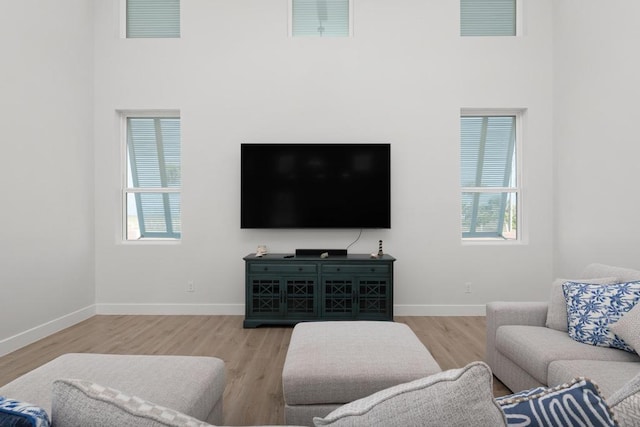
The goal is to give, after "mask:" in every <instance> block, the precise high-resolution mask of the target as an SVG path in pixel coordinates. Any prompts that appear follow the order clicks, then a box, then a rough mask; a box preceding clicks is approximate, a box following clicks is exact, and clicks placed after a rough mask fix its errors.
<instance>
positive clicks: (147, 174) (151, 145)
mask: <svg viewBox="0 0 640 427" xmlns="http://www.w3.org/2000/svg"><path fill="white" fill-rule="evenodd" d="M126 123H127V188H125V191H124V195H125V206H126V217H127V229H126V239H127V240H136V239H144V238H173V239H178V238H180V235H181V203H180V191H181V184H182V179H181V148H180V118H177V117H127V120H126Z"/></svg>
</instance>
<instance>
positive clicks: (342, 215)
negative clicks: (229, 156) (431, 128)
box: [240, 143, 391, 228]
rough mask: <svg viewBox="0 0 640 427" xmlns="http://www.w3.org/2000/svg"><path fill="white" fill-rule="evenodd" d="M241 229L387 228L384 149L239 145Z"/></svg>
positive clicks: (386, 155) (387, 147) (380, 146)
mask: <svg viewBox="0 0 640 427" xmlns="http://www.w3.org/2000/svg"><path fill="white" fill-rule="evenodd" d="M240 157H241V207H240V211H241V216H240V227H241V228H391V146H390V144H377V143H376V144H368V143H367V144H316V143H305V144H273V143H264V144H262V143H251V144H241V156H240Z"/></svg>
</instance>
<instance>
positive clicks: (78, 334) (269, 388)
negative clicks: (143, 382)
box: [0, 316, 509, 426]
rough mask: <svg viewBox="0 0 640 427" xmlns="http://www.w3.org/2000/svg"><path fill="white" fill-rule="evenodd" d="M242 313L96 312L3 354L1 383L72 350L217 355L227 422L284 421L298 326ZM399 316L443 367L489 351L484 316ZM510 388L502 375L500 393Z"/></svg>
mask: <svg viewBox="0 0 640 427" xmlns="http://www.w3.org/2000/svg"><path fill="white" fill-rule="evenodd" d="M242 320H243V317H242V316H94V317H92V318H90V319H88V320H86V321H84V322H81V323H78V324H77V325H74V326H72V327H70V328H67V329H65V330H63V331H60V332H58V333H56V334H53V335H51V336H49V337H46V338H44V339H42V340H40V341H38V342H36V343H33V344H31V345H29V346H26V347H24V348H22V349H20V350H18V351H15V352H13V353H11V354H8V355H6V356H4V357H0V385H4V384H6V383H8V382H10V381H12V380H13V379H15V378H17V377H19V376H20V375H22V374H24V373H26V372H29V371H30V370H32V369H34V368H36V367H38V366H40V365H42V364H44V363H46V362H48V361H50V360H53V359H54V358H56V357H58V356H60V355H62V354H65V353H110V354H168V355H186V356H215V357H218V358H220V359H222V360H224V362H225V365H226V375H227V384H226V388H225V394H224V414H225V424H227V425H230V426H240V425H260V424H273V425H277V424H283V423H284V414H283V408H284V400H283V397H282V368H283V366H284V360H285V356H286V353H287V348H288V346H289V341H290V339H291V331H292V328H291V327H265V328H257V329H243V327H242ZM395 320H396V321H397V322H402V323H406V324H407V325H408V326H409V327H410V328H411V329H412V330H413V331H414V332H415V334H416V335H417V336H418V337H419V338H420V340H421V341H422V343H423V344H424V345H425V346H426V347H427V348H428V349H429V351H430V352H431V354H432V355H433V357H434V358H435V359H436V361H437V362H438V364H439V365H440V367H441V368H442V369H443V370H444V369H452V368H458V367H462V366H465V365H466V364H468V363H470V362H472V361H475V360H483V359H484V354H485V325H486V323H485V318H484V317H396V319H395ZM125 391H126V390H125ZM507 393H509V390H508V389H507V388H506V387H504V385H502V384H501V383H500V382H499V381H497V380H495V383H494V394H495V395H496V396H499V395H504V394H507Z"/></svg>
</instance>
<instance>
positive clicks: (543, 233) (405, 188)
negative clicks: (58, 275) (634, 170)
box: [94, 0, 553, 314]
mask: <svg viewBox="0 0 640 427" xmlns="http://www.w3.org/2000/svg"><path fill="white" fill-rule="evenodd" d="M458 7H459V6H458V2H456V1H451V0H431V1H424V0H402V1H398V0H394V1H389V0H367V1H362V0H356V1H355V12H354V22H355V29H354V33H355V36H354V37H353V38H349V39H345V38H341V39H298V38H295V39H292V38H289V37H287V0H235V1H222V0H183V1H182V38H181V39H177V40H140V39H138V40H126V39H122V38H120V36H119V28H120V25H121V23H120V20H119V17H120V0H102V1H96V2H95V9H96V11H95V17H96V19H95V25H96V33H95V34H96V38H95V49H96V64H95V88H96V89H95V90H96V92H95V104H94V105H95V116H94V119H95V132H94V138H95V158H96V175H95V179H96V181H95V194H96V198H95V240H96V276H95V278H96V301H97V304H98V311H99V312H104V313H109V312H137V313H139V312H203V313H220V312H233V313H238V314H241V313H243V311H242V304H243V303H244V265H243V261H242V257H243V256H244V255H246V254H247V253H249V252H252V251H254V250H255V248H256V246H257V245H258V244H266V245H268V247H269V249H270V251H272V252H292V251H293V250H294V249H295V248H314V247H315V248H323V247H329V248H341V247H346V246H347V245H348V244H349V243H350V242H351V241H353V240H354V239H355V238H356V236H357V234H358V230H349V231H329V232H326V231H313V230H287V231H256V230H241V229H240V227H239V218H240V213H239V179H240V174H239V160H240V159H239V154H240V143H242V142H245V141H253V142H260V141H265V142H266V141H279V142H299V141H322V142H336V141H349V142H362V141H373V142H390V143H391V144H392V168H393V169H392V227H393V228H392V229H390V230H379V231H376V230H373V231H365V232H364V235H363V237H362V239H361V240H360V241H359V242H358V243H357V244H355V245H354V246H353V247H352V248H351V251H352V252H354V253H370V252H373V251H375V250H376V249H377V241H378V239H382V240H383V241H384V245H385V251H386V252H388V253H390V254H392V255H394V256H395V257H396V258H397V259H398V261H397V263H396V275H395V279H396V281H395V297H396V300H395V302H396V304H397V306H398V307H397V310H396V313H398V314H403V313H413V314H429V313H448V314H455V313H468V312H482V310H483V306H482V305H483V304H484V303H485V302H487V301H490V300H495V299H510V300H514V299H523V300H528V299H544V298H546V296H547V289H548V285H549V283H550V281H551V279H552V259H553V258H552V257H553V218H552V201H553V183H552V176H551V174H550V170H551V168H552V164H553V162H552V107H553V105H552V99H553V96H552V82H553V80H552V79H553V72H552V52H553V45H552V17H551V12H552V2H551V0H544V1H535V2H526V9H525V13H524V28H525V35H524V36H523V37H517V38H482V39H472V38H465V39H462V38H461V37H459V23H458V21H459V9H458ZM462 107H511V108H526V109H527V114H526V122H525V126H526V127H525V138H526V139H525V142H524V144H525V145H524V149H523V156H524V168H523V191H524V203H525V204H526V205H525V206H526V210H525V215H524V216H523V220H524V222H525V225H526V236H525V237H526V239H525V242H524V243H523V244H516V245H482V246H477V245H476V246H463V245H462V244H461V241H460V228H459V227H460V226H459V217H460V208H459V194H458V191H459V177H458V173H459V172H458V169H459V167H458V144H459V129H458V127H459V112H460V108H462ZM141 108H155V109H180V110H181V112H182V129H183V199H182V200H183V240H182V242H181V243H179V244H173V245H159V244H156V245H150V244H130V243H129V244H123V243H122V242H121V241H120V240H121V239H120V234H121V232H120V221H121V220H120V193H119V189H120V187H119V186H120V180H121V146H120V135H119V127H118V119H117V113H116V110H118V109H141ZM188 280H194V281H195V284H196V292H195V293H187V292H185V289H186V283H187V281H188ZM467 281H471V282H472V293H471V294H465V293H464V283H465V282H467ZM182 304H185V305H182Z"/></svg>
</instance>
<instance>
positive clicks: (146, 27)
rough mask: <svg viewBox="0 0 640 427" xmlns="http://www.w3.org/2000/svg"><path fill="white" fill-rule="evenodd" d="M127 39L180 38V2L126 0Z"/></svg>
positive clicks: (172, 0) (174, 0) (168, 0)
mask: <svg viewBox="0 0 640 427" xmlns="http://www.w3.org/2000/svg"><path fill="white" fill-rule="evenodd" d="M127 37H128V38H177V37H180V0H127Z"/></svg>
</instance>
